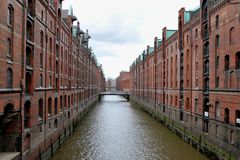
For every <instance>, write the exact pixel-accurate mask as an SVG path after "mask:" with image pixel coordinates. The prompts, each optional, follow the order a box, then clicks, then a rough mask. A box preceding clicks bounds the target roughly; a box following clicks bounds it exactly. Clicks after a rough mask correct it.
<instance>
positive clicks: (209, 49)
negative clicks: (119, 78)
mask: <svg viewBox="0 0 240 160" xmlns="http://www.w3.org/2000/svg"><path fill="white" fill-rule="evenodd" d="M200 4H201V6H200V7H199V8H198V9H195V10H193V11H186V10H185V9H184V8H182V9H180V10H179V15H178V30H169V29H167V28H166V27H165V28H163V30H162V36H161V39H158V38H157V37H156V38H155V40H154V47H149V46H148V47H147V49H146V50H145V51H144V52H143V53H142V54H141V55H140V56H139V57H138V58H137V59H136V61H135V62H134V63H133V64H132V65H131V67H130V88H131V89H130V91H131V98H132V99H133V100H135V101H137V102H140V103H142V104H144V105H145V107H146V108H147V109H150V110H151V111H153V112H155V113H159V114H160V115H161V117H164V118H165V119H168V120H169V121H171V122H172V124H171V125H175V126H180V128H182V130H186V132H189V133H191V134H190V135H194V137H195V138H196V139H198V140H199V139H200V144H201V143H203V142H206V144H210V145H206V146H205V147H206V148H208V149H209V150H213V149H212V148H211V147H209V146H211V144H213V145H215V146H217V147H216V148H215V149H214V152H216V153H217V155H218V156H219V157H223V159H224V158H227V157H230V156H232V157H238V158H239V157H240V152H239V150H240V41H239V40H238V37H239V35H240V2H238V1H232V0H217V1H216V0H201V1H200ZM164 118H163V119H164ZM189 137H190V136H189ZM203 144H204V143H203ZM221 149H223V150H227V151H226V152H225V151H222V150H221Z"/></svg>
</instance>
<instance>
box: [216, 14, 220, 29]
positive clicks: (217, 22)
mask: <svg viewBox="0 0 240 160" xmlns="http://www.w3.org/2000/svg"><path fill="white" fill-rule="evenodd" d="M218 27H219V15H216V28H218Z"/></svg>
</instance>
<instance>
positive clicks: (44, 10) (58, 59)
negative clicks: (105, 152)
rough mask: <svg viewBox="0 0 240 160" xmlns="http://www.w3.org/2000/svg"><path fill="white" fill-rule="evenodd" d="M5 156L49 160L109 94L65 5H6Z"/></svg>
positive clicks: (37, 1) (58, 0) (0, 109)
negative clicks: (90, 109) (99, 99)
mask: <svg viewBox="0 0 240 160" xmlns="http://www.w3.org/2000/svg"><path fill="white" fill-rule="evenodd" d="M0 10H1V14H2V15H1V18H0V70H1V72H0V77H1V79H0V152H20V158H22V159H35V158H42V159H47V158H48V157H50V156H51V154H52V153H53V152H54V151H55V150H56V149H57V148H58V147H59V145H60V144H62V142H63V141H64V139H65V138H66V137H67V136H68V135H69V133H70V132H72V130H73V126H74V124H76V122H77V121H78V119H79V118H80V115H82V114H83V112H84V111H85V110H86V109H87V108H88V107H89V106H90V105H91V104H92V103H93V102H94V101H95V100H97V94H98V93H99V92H101V91H103V90H104V89H105V78H104V74H103V71H102V68H101V65H99V64H98V63H97V60H96V58H95V56H94V55H93V53H92V51H91V49H90V48H89V46H88V41H89V38H90V36H89V35H88V31H86V32H83V31H82V30H81V29H80V24H79V22H78V23H77V25H76V26H74V25H73V22H74V21H76V20H77V18H76V17H75V16H73V10H72V9H71V8H70V9H69V10H62V0H4V1H1V6H0Z"/></svg>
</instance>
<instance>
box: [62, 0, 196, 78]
mask: <svg viewBox="0 0 240 160" xmlns="http://www.w3.org/2000/svg"><path fill="white" fill-rule="evenodd" d="M199 3H200V0H187V1H186V0H65V1H63V8H64V9H68V8H69V6H70V5H72V7H73V13H74V15H75V16H77V18H78V20H79V22H80V25H81V28H82V29H83V30H86V29H88V30H89V34H90V36H91V37H92V38H91V39H90V46H91V47H92V49H93V51H94V53H95V55H96V57H97V59H98V62H99V63H100V64H102V65H103V70H104V74H105V76H106V78H108V77H111V78H116V77H117V76H118V75H119V72H120V71H122V70H125V71H128V70H129V66H130V65H131V64H132V62H133V61H134V60H135V59H136V58H137V56H138V55H139V54H140V53H141V52H142V51H143V50H144V49H146V47H147V45H150V46H153V44H154V37H156V36H157V37H159V38H161V33H162V28H163V27H167V28H168V29H177V17H178V11H179V10H180V9H181V8H182V7H185V9H186V10H192V9H194V8H196V7H198V6H199Z"/></svg>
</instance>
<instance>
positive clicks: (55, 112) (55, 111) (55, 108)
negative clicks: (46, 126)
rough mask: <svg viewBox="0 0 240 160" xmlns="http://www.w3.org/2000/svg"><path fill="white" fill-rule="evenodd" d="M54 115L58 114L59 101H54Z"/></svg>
mask: <svg viewBox="0 0 240 160" xmlns="http://www.w3.org/2000/svg"><path fill="white" fill-rule="evenodd" d="M54 114H55V115H56V114H58V99H57V98H55V99H54Z"/></svg>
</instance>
